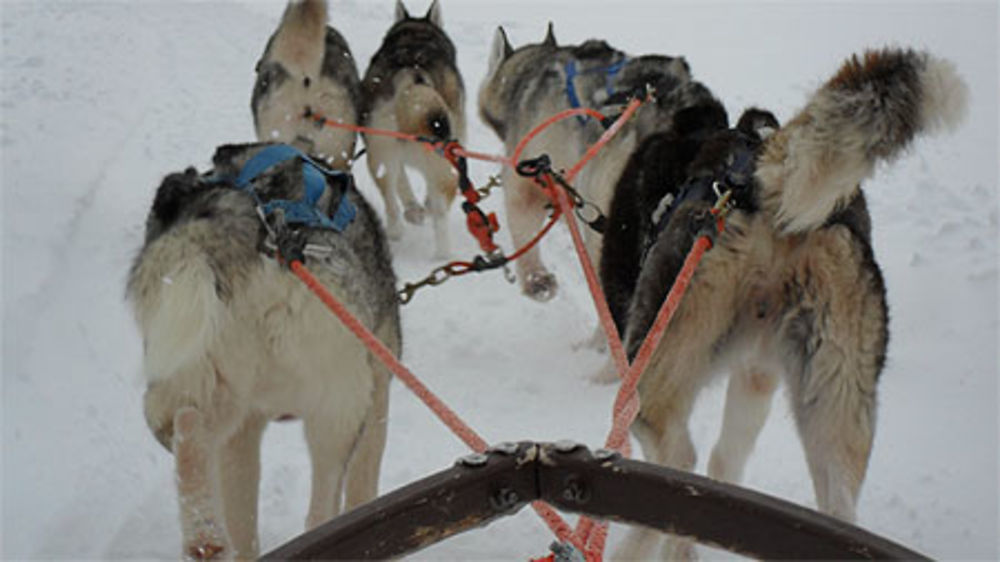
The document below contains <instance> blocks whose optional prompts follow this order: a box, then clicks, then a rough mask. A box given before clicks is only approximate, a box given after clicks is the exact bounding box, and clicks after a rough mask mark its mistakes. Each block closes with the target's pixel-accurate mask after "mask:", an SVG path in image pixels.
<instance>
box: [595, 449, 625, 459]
mask: <svg viewBox="0 0 1000 562" xmlns="http://www.w3.org/2000/svg"><path fill="white" fill-rule="evenodd" d="M619 456H620V454H619V453H618V451H615V450H614V449H603V448H602V449H597V450H596V451H594V458H595V459H597V460H599V461H601V462H604V461H610V460H613V459H616V458H618V457H619Z"/></svg>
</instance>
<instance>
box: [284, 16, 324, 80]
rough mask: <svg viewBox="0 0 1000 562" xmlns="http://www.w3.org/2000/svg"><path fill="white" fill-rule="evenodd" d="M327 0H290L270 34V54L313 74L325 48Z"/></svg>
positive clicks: (288, 66)
mask: <svg viewBox="0 0 1000 562" xmlns="http://www.w3.org/2000/svg"><path fill="white" fill-rule="evenodd" d="M326 22H327V6H326V0H291V1H290V2H289V3H288V6H287V7H286V8H285V13H284V15H282V16H281V23H280V24H279V25H278V29H277V30H276V31H275V32H274V36H273V37H272V38H271V45H270V50H271V52H270V58H271V59H274V60H279V61H281V63H282V64H283V65H284V66H286V67H287V68H290V69H296V70H298V71H300V72H301V73H302V74H305V75H307V76H312V75H314V74H315V73H316V72H318V71H319V68H320V65H321V64H322V62H323V56H324V54H325V52H326V51H325V49H326Z"/></svg>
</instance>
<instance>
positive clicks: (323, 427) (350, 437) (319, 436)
mask: <svg viewBox="0 0 1000 562" xmlns="http://www.w3.org/2000/svg"><path fill="white" fill-rule="evenodd" d="M303 426H304V429H305V435H306V443H308V445H309V456H310V458H311V460H312V494H311V497H310V500H309V514H308V515H307V516H306V528H307V529H313V528H315V527H316V526H318V525H320V524H321V523H324V522H326V521H328V520H329V519H331V518H333V517H334V516H336V515H338V514H340V511H341V505H342V502H341V495H342V492H343V483H344V472H345V470H344V469H345V467H346V464H347V463H346V459H348V458H349V456H350V454H351V449H353V448H354V446H355V442H356V439H357V437H358V430H359V429H360V428H359V427H346V426H345V423H344V422H343V421H342V420H337V419H336V418H333V419H331V418H329V417H325V416H310V417H306V418H304V419H303Z"/></svg>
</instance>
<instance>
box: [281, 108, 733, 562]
mask: <svg viewBox="0 0 1000 562" xmlns="http://www.w3.org/2000/svg"><path fill="white" fill-rule="evenodd" d="M642 103H643V102H642V100H639V99H633V100H632V101H630V102H629V105H628V107H627V108H626V109H625V111H624V112H623V113H622V115H621V116H620V117H619V118H618V119H617V120H616V121H615V122H614V124H612V126H611V127H609V128H608V129H607V130H606V131H605V132H604V134H602V135H601V137H600V139H598V141H597V142H596V143H594V144H593V145H592V146H590V147H589V148H588V150H587V152H586V153H585V154H584V156H583V157H582V158H581V159H580V160H579V161H578V162H577V163H576V164H574V165H573V167H572V168H570V170H569V172H567V174H566V176H565V179H566V181H567V182H571V181H572V180H573V179H574V178H575V177H576V175H577V174H578V173H579V172H580V171H581V170H582V169H583V167H584V166H586V165H587V164H588V163H589V162H590V160H592V159H593V158H594V157H595V156H596V155H597V153H598V152H599V151H600V150H601V149H602V148H603V147H604V146H605V145H606V144H607V143H608V142H609V141H610V139H611V138H612V137H614V136H615V135H616V134H617V133H618V132H619V130H620V129H621V128H622V127H623V126H624V124H625V122H626V121H628V119H629V118H630V117H631V116H632V115H633V114H634V113H635V112H636V111H637V110H638V107H639V106H640V105H641V104H642ZM581 114H583V115H588V116H591V117H596V118H597V119H601V120H603V119H604V116H603V115H602V114H600V113H599V112H597V111H595V110H593V109H590V108H576V109H569V110H565V111H562V112H560V113H558V114H556V115H554V116H552V117H550V118H549V119H547V120H545V121H544V122H542V123H541V124H539V125H538V126H537V127H535V128H534V129H532V130H531V131H530V132H529V133H528V135H526V136H525V137H524V138H523V139H521V141H520V142H519V143H518V144H517V146H516V147H515V150H514V154H513V156H512V157H511V158H509V159H508V158H505V157H503V156H493V155H489V154H484V153H477V152H471V151H466V150H465V149H464V148H462V147H461V146H455V145H453V146H451V147H450V148H446V149H445V150H444V152H445V157H446V158H448V159H449V161H452V163H453V164H455V162H454V160H453V157H454V156H450V155H459V156H464V157H466V158H475V159H480V160H488V161H492V162H498V163H501V164H504V165H508V166H512V165H514V163H516V162H519V161H520V157H521V154H522V153H523V151H524V149H525V148H526V146H527V145H528V143H529V142H531V140H533V139H534V138H535V137H536V136H538V135H539V134H540V133H541V132H542V131H543V130H545V129H546V128H548V127H550V126H551V125H553V124H554V123H556V122H558V121H560V120H562V119H566V118H569V117H573V116H576V115H581ZM320 122H322V123H324V124H327V125H329V126H339V127H342V128H348V129H352V130H355V131H358V132H363V133H368V134H382V135H385V136H391V137H395V138H400V139H404V140H412V141H421V140H422V139H419V138H417V137H416V136H414V135H407V134H405V133H399V132H397V131H385V130H379V129H371V128H367V127H359V126H354V125H346V124H343V123H335V122H331V121H329V120H326V119H322V118H320ZM425 145H426V146H427V147H428V149H430V150H434V149H436V148H440V147H443V146H444V145H440V146H438V145H437V144H433V145H432V144H429V143H425ZM543 189H545V190H546V194H547V195H548V196H549V198H550V199H552V200H553V203H554V204H555V211H554V212H553V216H552V217H551V219H550V221H549V223H548V224H546V225H545V227H543V228H542V230H541V231H539V233H538V234H536V235H535V237H534V238H533V239H532V240H531V241H529V243H528V244H527V245H525V247H523V248H521V249H519V250H518V251H517V252H515V254H513V255H512V256H511V258H510V259H511V260H513V259H516V258H517V257H519V256H520V255H522V254H523V253H525V252H527V251H528V249H530V248H531V247H532V246H534V245H535V244H537V243H538V241H539V240H540V239H541V238H542V236H544V235H545V234H546V233H547V232H548V231H549V230H550V229H551V228H552V226H554V225H555V222H556V221H557V220H558V218H559V215H560V214H563V215H566V217H567V219H566V221H567V224H568V226H569V229H570V233H571V234H572V237H573V244H574V247H575V248H576V251H577V254H578V257H579V259H580V262H581V266H582V267H583V270H584V276H585V277H586V279H587V284H588V286H589V287H590V290H591V295H592V297H593V299H594V302H595V305H596V307H597V310H598V317H599V318H600V321H601V325H602V326H603V328H604V330H605V332H606V333H607V335H608V340H609V347H610V349H611V353H612V356H613V360H614V363H615V366H616V368H617V370H618V372H619V375H620V376H621V377H622V384H621V386H620V387H619V389H618V393H617V395H616V397H615V403H614V408H613V419H612V428H611V430H610V431H609V434H608V437H607V439H606V441H605V446H606V447H607V448H611V449H615V450H619V451H622V452H623V453H624V454H625V455H629V454H630V451H629V450H628V449H629V442H628V430H629V427H630V426H631V424H632V422H633V421H634V420H635V417H636V415H637V414H638V412H639V398H638V394H637V392H636V390H637V388H638V381H639V376H640V375H641V374H642V372H643V371H644V370H645V368H646V367H647V366H648V364H649V361H650V360H651V358H652V354H653V351H654V350H655V349H656V348H657V346H658V345H659V343H660V341H661V340H662V338H663V335H664V333H665V332H666V329H667V327H668V326H669V324H670V321H671V320H672V318H673V315H674V313H675V312H676V311H677V308H678V307H679V305H680V302H681V299H682V297H683V295H684V293H685V291H686V290H687V287H688V285H689V284H690V282H691V279H692V277H693V276H694V271H695V268H696V267H697V265H698V263H699V262H700V261H701V258H702V256H703V255H704V253H705V252H706V251H707V250H708V249H709V248H711V246H712V241H711V239H710V238H709V237H708V236H702V237H700V238H698V240H696V241H695V244H694V246H693V247H692V248H691V251H690V253H689V254H688V256H687V258H686V259H685V262H684V266H683V268H682V269H681V272H680V273H679V274H678V276H677V279H676V280H675V282H674V285H673V287H671V290H670V293H669V294H668V295H667V298H666V299H665V300H664V302H663V305H662V306H661V307H660V310H659V312H658V313H657V316H656V320H655V321H654V323H653V326H652V328H651V329H650V331H649V332H648V334H647V336H646V339H645V340H644V341H643V343H642V345H641V346H640V348H639V352H638V354H637V355H636V358H635V361H634V362H633V363H632V364H631V365H629V364H628V360H627V357H626V354H625V351H624V346H623V345H622V342H621V338H620V335H619V334H618V331H617V328H616V327H615V325H614V322H613V320H612V318H611V313H610V310H609V309H608V306H607V301H606V300H605V297H604V293H603V291H602V290H601V287H600V283H599V281H598V280H597V275H596V273H595V271H594V267H593V263H592V262H591V261H590V257H589V255H588V254H587V252H586V248H585V246H584V243H583V238H582V236H581V234H580V231H579V227H578V226H577V224H576V220H575V218H574V217H573V214H572V212H571V211H572V205H571V203H570V201H569V198H568V196H567V195H566V192H565V190H563V189H561V188H559V187H557V186H556V185H555V184H554V181H553V180H552V178H551V177H548V178H546V181H545V182H544V184H543ZM721 226H722V222H721V219H719V229H720V230H721ZM292 270H293V271H295V273H296V275H298V276H299V277H300V278H301V279H302V280H303V282H305V283H306V285H307V286H308V287H309V288H310V289H311V290H312V291H313V292H314V293H316V294H317V296H319V297H320V299H321V300H323V302H324V303H326V304H327V306H328V308H330V309H331V311H333V312H334V314H336V315H337V317H338V318H340V320H341V321H342V322H344V324H345V325H346V326H347V327H348V328H349V329H351V331H353V332H354V333H355V335H356V336H357V337H358V338H359V339H361V341H362V342H363V343H365V345H366V346H367V347H368V348H369V350H370V351H371V352H372V353H373V354H374V355H375V356H376V357H378V358H379V359H380V360H382V361H383V362H384V363H386V365H387V366H388V367H389V368H390V370H392V371H393V372H394V373H395V374H396V375H397V377H399V378H400V380H402V381H403V383H404V384H406V386H407V387H409V388H410V389H411V390H412V391H413V392H414V394H415V395H417V397H418V398H420V399H421V400H422V401H424V403H425V404H427V406H428V407H429V408H431V411H432V412H434V413H435V415H437V416H438V418H440V419H441V420H442V422H444V423H445V425H446V426H448V427H449V428H450V429H452V431H453V432H455V433H456V435H458V436H459V437H460V438H461V439H462V440H463V441H465V442H466V444H468V445H469V446H470V447H472V448H473V449H474V450H476V451H479V452H482V451H485V450H486V443H485V441H483V440H482V438H481V437H479V436H478V434H476V433H475V432H474V431H473V430H472V429H471V428H470V427H469V426H468V425H466V424H465V423H464V422H462V421H461V419H460V418H458V416H457V415H456V414H455V413H454V412H453V411H451V410H450V409H449V408H448V407H447V406H446V405H445V404H444V403H443V402H441V401H440V399H438V398H437V397H436V396H435V395H434V394H433V393H431V391H430V390H429V389H427V387H426V386H424V385H423V384H422V383H421V382H420V381H419V380H418V379H417V378H416V377H415V376H414V375H413V374H412V373H411V372H410V371H409V370H408V369H406V367H405V366H403V365H402V364H401V363H399V361H398V360H397V359H396V358H395V357H394V356H393V355H392V353H391V352H390V351H389V350H388V349H387V348H385V346H384V345H382V343H381V342H380V341H378V339H377V338H375V337H374V336H373V335H372V334H371V333H370V332H368V330H367V329H366V328H365V327H364V326H363V325H361V324H360V322H358V321H357V320H356V319H355V318H354V317H353V316H352V315H350V313H349V312H348V311H347V310H346V308H344V307H343V305H341V304H340V303H339V302H337V301H336V299H334V298H333V296H332V295H330V294H329V292H327V291H326V290H325V289H324V288H323V287H322V286H321V285H320V284H319V283H318V281H316V279H315V278H314V277H312V276H311V274H309V272H308V271H307V270H306V269H305V266H303V265H302V263H301V262H298V261H295V262H293V263H292ZM532 507H533V508H534V509H535V511H536V512H537V513H538V514H539V515H540V516H541V518H542V519H543V521H545V523H546V524H547V525H548V526H549V528H550V529H552V531H553V532H554V533H555V535H556V536H557V537H558V538H559V540H562V541H564V542H569V543H570V544H573V546H574V547H576V548H577V549H578V550H579V551H580V552H581V553H583V554H584V555H585V557H586V559H587V560H588V561H590V560H600V559H601V558H602V556H603V552H604V547H605V543H606V539H607V524H606V523H601V524H596V523H595V522H594V521H593V520H592V519H590V518H588V517H581V518H580V521H579V523H578V525H577V529H576V530H575V531H571V529H570V527H569V525H568V524H566V522H565V521H564V520H563V519H562V518H561V517H560V516H559V515H558V513H556V512H555V511H554V510H553V509H552V508H551V507H550V506H548V505H547V504H545V503H543V502H533V504H532Z"/></svg>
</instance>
